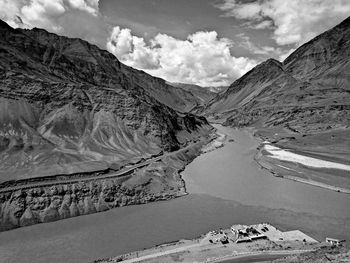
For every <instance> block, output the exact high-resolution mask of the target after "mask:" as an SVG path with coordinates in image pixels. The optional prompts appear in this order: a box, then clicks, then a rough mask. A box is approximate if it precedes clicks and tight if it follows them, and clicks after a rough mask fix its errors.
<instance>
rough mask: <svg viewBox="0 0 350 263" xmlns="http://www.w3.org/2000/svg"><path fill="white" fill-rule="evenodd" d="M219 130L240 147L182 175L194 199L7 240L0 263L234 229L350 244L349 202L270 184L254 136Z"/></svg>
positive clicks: (75, 255)
mask: <svg viewBox="0 0 350 263" xmlns="http://www.w3.org/2000/svg"><path fill="white" fill-rule="evenodd" d="M217 128H218V129H219V130H220V131H221V132H223V133H226V134H227V135H228V136H231V137H232V138H233V139H234V140H235V142H232V143H227V144H226V146H225V147H223V148H221V149H218V150H216V151H213V152H210V153H207V154H204V155H202V156H200V157H198V158H197V159H195V160H194V161H193V162H192V163H191V164H190V165H189V166H188V167H187V168H186V169H185V171H184V173H183V176H184V178H185V181H186V186H187V190H188V192H190V195H188V196H186V197H182V198H178V199H175V200H171V201H166V202H157V203H151V204H147V205H140V206H130V207H122V208H117V209H113V210H110V211H107V212H104V213H98V214H92V215H88V216H81V217H75V218H70V219H66V220H61V221H57V222H53V223H48V224H40V225H34V226H30V227H25V228H20V229H15V230H12V231H7V232H2V233H0V262H6V263H11V262H16V263H18V262H28V263H30V262H36V263H40V262H72V263H73V262H91V261H93V260H94V259H98V258H107V257H111V256H115V255H118V254H122V253H127V252H131V251H135V250H140V249H143V248H149V247H152V246H154V245H157V244H161V243H164V242H171V241H174V240H178V239H181V238H195V237H197V236H198V235H200V234H203V233H205V232H207V231H209V230H213V229H218V228H220V227H229V226H230V225H232V224H237V223H241V224H254V223H259V222H270V223H272V224H274V225H276V226H277V227H279V228H281V229H282V230H287V229H289V230H290V229H300V230H302V231H304V232H306V233H307V234H310V235H312V236H313V237H315V238H318V239H323V238H325V237H326V236H334V237H339V238H347V239H349V238H350V211H349V204H350V195H345V194H340V193H336V192H332V191H329V190H325V189H322V188H317V187H312V186H309V185H304V184H301V183H297V182H293V181H288V180H285V179H280V178H275V177H273V176H271V175H270V174H268V173H267V172H265V171H263V170H261V169H260V168H259V166H258V165H257V164H256V163H255V162H254V160H253V156H254V154H255V152H256V147H257V142H256V141H255V139H254V138H253V137H252V136H251V135H250V134H249V132H245V131H238V130H233V129H228V128H223V127H221V126H217Z"/></svg>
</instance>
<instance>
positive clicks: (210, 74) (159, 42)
mask: <svg viewBox="0 0 350 263" xmlns="http://www.w3.org/2000/svg"><path fill="white" fill-rule="evenodd" d="M231 47H232V42H231V41H230V40H229V39H226V38H218V34H217V33H216V32H215V31H211V32H202V31H201V32H196V33H194V34H192V35H189V36H188V37H187V39H185V40H179V39H176V38H174V37H171V36H168V35H166V34H157V35H156V36H155V37H154V38H152V39H151V40H150V41H149V44H146V42H145V40H144V39H143V38H140V37H137V36H133V35H132V33H131V31H130V29H121V28H120V27H114V28H113V30H112V32H111V35H110V37H109V38H108V40H107V50H109V51H110V52H111V53H113V54H114V55H115V56H116V57H118V58H119V59H120V60H121V61H122V62H123V63H125V64H127V65H129V66H132V67H135V68H138V69H142V70H144V71H146V72H148V73H149V74H152V75H154V76H157V77H161V78H164V79H166V80H167V81H170V82H183V83H190V84H197V85H202V86H222V85H229V84H230V83H231V82H232V81H233V80H235V79H237V78H238V77H240V76H242V75H243V74H244V73H246V72H247V71H248V70H250V69H251V68H252V67H253V66H255V65H256V61H255V60H252V59H248V58H245V57H234V56H232V55H231V52H230V48H231Z"/></svg>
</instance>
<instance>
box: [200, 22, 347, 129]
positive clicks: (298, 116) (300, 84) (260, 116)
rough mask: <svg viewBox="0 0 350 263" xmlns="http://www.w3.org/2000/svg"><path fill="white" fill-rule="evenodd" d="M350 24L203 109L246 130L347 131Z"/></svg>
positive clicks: (255, 72) (270, 64) (266, 66)
mask: <svg viewBox="0 0 350 263" xmlns="http://www.w3.org/2000/svg"><path fill="white" fill-rule="evenodd" d="M349 47H350V18H348V19H346V20H345V21H343V22H342V23H341V24H339V25H337V26H336V27H334V28H333V29H331V30H329V31H327V32H325V33H323V34H321V35H319V36H318V37H316V38H314V39H313V40H311V41H310V42H308V43H306V44H304V45H303V46H301V47H300V48H298V49H297V50H296V51H295V52H293V53H292V54H291V55H290V56H289V57H288V58H286V59H285V61H284V62H282V63H281V62H279V61H277V60H274V59H269V60H267V61H265V62H263V63H261V64H259V65H258V66H256V67H255V68H253V69H252V70H251V71H249V72H248V73H246V74H245V75H244V76H242V77H241V78H240V79H238V80H236V81H235V82H234V83H232V84H231V85H230V87H229V88H228V90H227V91H226V92H224V93H222V94H219V95H218V96H216V97H215V98H213V99H212V100H211V101H210V102H208V103H207V105H206V106H205V107H204V108H203V109H202V112H203V113H204V115H206V116H211V117H216V118H220V119H223V118H224V119H225V120H226V124H228V125H235V126H242V125H252V124H256V123H257V122H259V123H262V124H264V125H267V126H277V125H289V126H290V127H293V129H295V130H297V131H299V132H308V131H317V130H327V129H331V128H336V127H346V126H347V125H348V120H349V109H350V108H349V107H350V105H349V96H350V95H349V89H350V60H349V55H350V49H349Z"/></svg>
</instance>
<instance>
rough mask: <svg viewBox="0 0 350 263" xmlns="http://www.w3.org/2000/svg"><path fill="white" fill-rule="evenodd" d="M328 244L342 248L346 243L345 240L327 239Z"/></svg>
mask: <svg viewBox="0 0 350 263" xmlns="http://www.w3.org/2000/svg"><path fill="white" fill-rule="evenodd" d="M326 242H327V243H329V244H331V245H333V246H340V245H341V244H342V243H344V242H345V240H340V239H336V238H330V237H327V238H326Z"/></svg>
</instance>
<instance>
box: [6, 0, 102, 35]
mask: <svg viewBox="0 0 350 263" xmlns="http://www.w3.org/2000/svg"><path fill="white" fill-rule="evenodd" d="M98 4H99V0H0V18H1V19H2V20H4V21H5V22H7V23H8V24H9V25H10V26H12V27H15V28H16V27H29V28H31V27H41V28H45V29H47V30H50V31H55V32H60V31H61V30H62V27H61V26H60V25H58V19H59V18H61V17H62V16H64V15H65V14H66V13H67V12H69V11H76V10H79V11H82V12H87V13H89V14H91V15H93V16H97V15H98Z"/></svg>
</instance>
